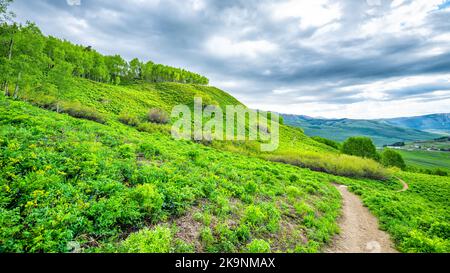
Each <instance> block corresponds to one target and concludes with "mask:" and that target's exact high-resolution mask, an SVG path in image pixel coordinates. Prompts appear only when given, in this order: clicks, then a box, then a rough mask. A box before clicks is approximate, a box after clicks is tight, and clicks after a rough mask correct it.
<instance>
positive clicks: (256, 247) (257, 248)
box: [246, 239, 270, 253]
mask: <svg viewBox="0 0 450 273" xmlns="http://www.w3.org/2000/svg"><path fill="white" fill-rule="evenodd" d="M246 252H248V253H270V244H269V243H268V242H266V241H264V240H261V239H255V240H253V241H251V242H250V243H249V244H248V245H247V246H246Z"/></svg>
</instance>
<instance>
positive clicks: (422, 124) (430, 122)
mask: <svg viewBox="0 0 450 273" xmlns="http://www.w3.org/2000/svg"><path fill="white" fill-rule="evenodd" d="M380 121H383V122H386V123H388V124H391V125H394V126H399V127H404V128H411V129H416V130H421V131H426V132H431V133H436V134H443V135H450V114H448V113H447V114H433V115H426V116H417V117H405V118H392V119H382V120H380Z"/></svg>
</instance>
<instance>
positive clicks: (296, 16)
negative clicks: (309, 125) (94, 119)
mask: <svg viewBox="0 0 450 273" xmlns="http://www.w3.org/2000/svg"><path fill="white" fill-rule="evenodd" d="M69 2H70V1H68V0H67V1H65V0H59V1H56V0H54V1H51V0H38V1H26V0H16V2H15V3H14V5H13V9H14V11H15V12H16V13H17V15H18V19H19V20H21V21H25V20H31V21H35V22H36V23H37V24H38V25H39V26H40V27H41V28H42V29H43V31H44V33H46V34H51V35H55V36H58V37H63V38H66V39H69V40H71V41H74V42H76V43H83V44H89V45H93V46H94V47H95V48H97V49H98V50H99V51H100V52H102V53H105V54H116V53H117V54H121V55H123V56H124V57H125V58H127V59H131V58H133V57H139V58H141V59H144V60H153V61H155V62H159V63H164V64H169V65H173V66H178V67H185V68H188V69H191V70H193V71H196V72H199V73H202V74H204V75H206V76H208V77H209V78H210V79H211V80H212V84H215V85H218V87H221V88H223V89H225V90H228V91H230V92H231V93H232V94H233V95H235V96H237V97H238V98H242V99H245V101H244V102H248V103H250V104H252V105H254V106H256V107H257V106H258V104H259V103H263V104H270V103H273V104H274V105H289V104H298V103H301V102H316V103H331V104H352V103H358V102H364V101H366V100H396V99H404V98H408V97H410V96H414V97H420V96H422V97H423V98H424V99H425V98H426V99H427V100H432V99H433V97H435V98H436V99H437V100H438V99H441V98H442V97H439V96H434V95H433V94H434V93H433V92H434V91H436V90H437V89H441V90H448V89H449V88H448V78H449V77H448V75H450V46H449V43H450V38H449V35H450V31H449V29H450V20H448V18H449V17H450V9H448V8H446V5H439V4H442V3H437V4H435V5H434V6H432V5H431V4H429V3H430V1H428V0H423V3H424V4H423V7H422V6H418V7H417V2H421V1H395V2H392V1H387V0H380V1H369V0H368V1H359V0H358V1H351V0H349V1H340V2H338V4H336V1H328V2H327V1H325V0H322V1H317V2H320V3H319V4H317V5H316V4H310V3H312V1H304V2H305V3H306V2H308V3H309V4H308V5H304V4H302V5H300V6H299V5H298V3H290V4H289V3H288V1H286V2H281V1H275V0H273V1H269V0H265V1H256V0H240V1H239V0H233V1H213V0H187V1H163V0H161V1H158V0H148V1H143V0H129V1H118V0H109V1H106V0H91V1H87V0H81V1H80V5H69V4H68V3H69ZM72 2H74V1H72ZM314 2H316V1H314ZM397 2H398V3H397ZM286 3H287V4H286ZM427 3H428V4H427ZM311 5H313V7H312V8H311ZM314 5H316V6H314ZM439 7H440V8H439ZM332 9H338V11H339V12H338V13H337V14H335V13H333V12H329V10H332ZM425 9H428V10H425ZM302 10H306V11H305V12H302ZM408 12H409V13H408ZM312 13H317V14H312ZM311 14H312V16H311ZM411 17H414V19H416V20H411ZM322 18H324V20H322ZM318 20H319V21H318ZM397 21H398V22H397ZM384 22H387V23H385V24H384V25H383V23H384ZM438 74H439V75H441V76H442V77H441V78H439V79H440V80H442V78H443V79H444V80H445V79H447V82H445V83H436V82H433V81H430V80H426V79H425V80H424V81H423V82H414V83H412V84H411V85H407V84H406V85H402V86H401V87H400V88H399V87H398V86H396V85H395V84H392V85H393V86H392V88H390V87H389V86H387V87H386V88H383V90H382V91H380V92H382V93H383V95H382V96H381V95H380V98H377V96H373V97H370V95H369V96H368V95H367V94H365V93H364V92H365V90H364V88H361V89H360V88H355V87H354V86H360V85H363V86H364V85H370V84H371V83H374V82H375V83H376V82H380V81H387V82H388V83H389V84H391V83H392V79H396V78H402V77H416V76H427V75H430V77H431V76H433V77H434V75H438ZM277 90H278V92H277ZM280 90H281V91H280ZM283 90H284V91H283ZM286 90H287V91H286ZM374 92H378V91H377V90H376V89H374ZM280 94H282V95H280Z"/></svg>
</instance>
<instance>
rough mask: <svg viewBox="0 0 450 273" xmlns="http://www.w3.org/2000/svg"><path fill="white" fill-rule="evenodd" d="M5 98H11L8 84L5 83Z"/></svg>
mask: <svg viewBox="0 0 450 273" xmlns="http://www.w3.org/2000/svg"><path fill="white" fill-rule="evenodd" d="M5 96H6V97H9V89H8V82H5Z"/></svg>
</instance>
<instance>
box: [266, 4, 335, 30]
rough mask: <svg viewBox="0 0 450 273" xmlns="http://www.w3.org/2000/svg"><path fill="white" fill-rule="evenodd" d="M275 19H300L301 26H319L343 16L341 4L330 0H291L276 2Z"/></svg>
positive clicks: (273, 14)
mask: <svg viewBox="0 0 450 273" xmlns="http://www.w3.org/2000/svg"><path fill="white" fill-rule="evenodd" d="M271 9H273V13H272V16H273V19H275V20H283V19H287V18H298V19H300V27H301V28H308V27H319V26H323V25H325V24H328V23H330V22H332V21H333V20H337V19H339V18H340V17H341V15H342V13H341V9H340V5H339V4H338V3H336V2H332V1H328V0H314V1H310V0H297V1H295V0H291V1H288V2H283V3H281V4H279V3H276V4H274V5H273V6H272V7H271Z"/></svg>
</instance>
